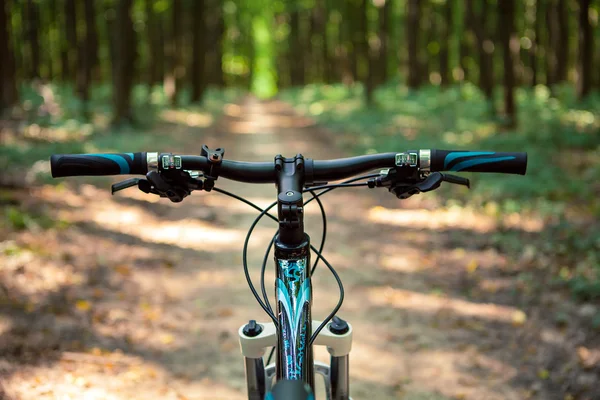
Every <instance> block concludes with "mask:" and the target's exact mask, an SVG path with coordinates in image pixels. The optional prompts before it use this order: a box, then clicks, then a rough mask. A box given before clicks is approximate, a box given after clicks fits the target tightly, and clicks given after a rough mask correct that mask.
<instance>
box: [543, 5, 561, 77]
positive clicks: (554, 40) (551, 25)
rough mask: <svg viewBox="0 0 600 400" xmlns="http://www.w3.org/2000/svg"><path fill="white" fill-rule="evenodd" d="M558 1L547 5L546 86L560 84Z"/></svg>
mask: <svg viewBox="0 0 600 400" xmlns="http://www.w3.org/2000/svg"><path fill="white" fill-rule="evenodd" d="M557 10H558V9H557V6H556V0H550V1H548V4H547V5H546V26H547V28H548V30H547V36H546V52H545V54H546V85H547V86H552V85H554V84H555V83H557V82H558V54H559V53H560V48H558V43H559V40H560V37H559V31H558V15H557Z"/></svg>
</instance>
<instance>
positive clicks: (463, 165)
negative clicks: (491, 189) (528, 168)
mask: <svg viewBox="0 0 600 400" xmlns="http://www.w3.org/2000/svg"><path fill="white" fill-rule="evenodd" d="M492 154H493V153H492ZM514 159H515V157H514V156H506V157H494V158H479V159H474V160H466V161H462V162H459V163H458V164H456V165H455V166H453V167H452V168H450V169H449V171H456V172H458V171H462V170H463V169H466V168H470V167H474V166H476V165H481V164H491V163H495V162H499V161H508V160H514Z"/></svg>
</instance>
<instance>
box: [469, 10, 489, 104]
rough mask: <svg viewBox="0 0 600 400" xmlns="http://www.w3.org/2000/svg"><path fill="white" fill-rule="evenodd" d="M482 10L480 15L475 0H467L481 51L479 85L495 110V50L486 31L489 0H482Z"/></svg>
mask: <svg viewBox="0 0 600 400" xmlns="http://www.w3.org/2000/svg"><path fill="white" fill-rule="evenodd" d="M481 4H482V6H483V9H482V12H481V15H480V16H478V15H476V14H475V10H474V9H473V0H467V1H466V4H465V6H466V7H467V12H468V13H469V19H470V25H471V27H472V28H473V32H474V33H475V37H476V39H477V47H478V51H479V87H480V88H481V90H482V91H483V93H484V94H485V97H486V98H487V99H488V101H489V102H490V105H491V106H490V111H492V112H493V104H492V102H493V94H494V70H493V59H492V54H493V51H494V43H493V42H492V40H491V39H490V38H489V36H488V34H487V32H486V29H485V27H486V23H487V22H488V21H489V19H488V15H487V14H488V13H487V8H488V7H487V4H488V1H487V0H482V3H481Z"/></svg>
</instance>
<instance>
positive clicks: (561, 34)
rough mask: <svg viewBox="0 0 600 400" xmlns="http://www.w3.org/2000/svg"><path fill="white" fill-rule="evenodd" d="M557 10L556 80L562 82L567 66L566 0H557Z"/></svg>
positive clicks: (567, 17)
mask: <svg viewBox="0 0 600 400" xmlns="http://www.w3.org/2000/svg"><path fill="white" fill-rule="evenodd" d="M557 11H558V12H557V16H558V18H557V21H558V25H557V30H558V42H557V48H558V49H559V50H558V51H557V52H556V80H557V82H564V81H566V80H567V78H568V66H569V9H568V6H567V1H566V0H558V4H557Z"/></svg>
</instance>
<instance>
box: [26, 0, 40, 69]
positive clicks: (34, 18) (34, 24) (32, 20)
mask: <svg viewBox="0 0 600 400" xmlns="http://www.w3.org/2000/svg"><path fill="white" fill-rule="evenodd" d="M39 25H40V16H39V11H38V5H37V4H36V3H34V2H33V0H28V1H27V41H28V42H29V56H30V60H29V62H30V66H29V68H30V69H29V78H30V79H34V78H39V77H40V42H39V33H38V27H39Z"/></svg>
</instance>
